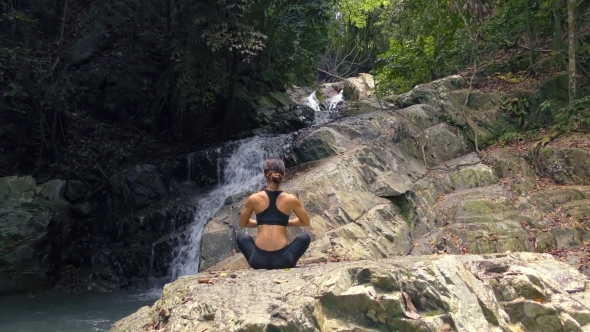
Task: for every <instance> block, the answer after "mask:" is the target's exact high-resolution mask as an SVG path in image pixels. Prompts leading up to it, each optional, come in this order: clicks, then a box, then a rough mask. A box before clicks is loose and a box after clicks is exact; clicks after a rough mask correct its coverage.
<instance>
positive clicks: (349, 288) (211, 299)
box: [111, 253, 590, 332]
mask: <svg viewBox="0 0 590 332" xmlns="http://www.w3.org/2000/svg"><path fill="white" fill-rule="evenodd" d="M231 274H232V275H229V274H225V275H224V274H220V273H219V272H203V273H200V274H198V275H195V276H187V277H182V278H180V279H178V280H177V281H175V282H173V283H170V284H167V285H166V286H165V287H164V290H163V292H162V296H161V298H160V299H159V300H158V301H156V303H155V304H154V305H153V306H151V307H143V308H141V309H140V310H139V311H137V312H136V313H134V314H132V315H130V316H128V317H126V318H123V319H121V320H120V321H118V322H116V323H115V324H113V327H112V329H111V331H112V332H118V331H135V330H138V329H148V330H149V329H154V327H155V326H156V325H157V326H158V328H160V329H162V328H165V329H166V331H169V332H174V331H188V330H190V331H202V330H204V329H208V330H215V331H221V330H225V331H234V330H235V331H237V330H244V331H245V330H260V331H262V330H264V331H266V330H271V329H272V330H273V331H351V330H354V331H361V330H365V331H398V330H400V331H441V328H442V327H443V326H444V325H446V324H448V325H449V326H450V327H451V328H452V329H453V330H456V331H539V330H548V331H582V329H587V328H589V327H590V326H588V318H589V314H590V311H589V307H588V305H587V304H585V303H584V302H580V301H577V300H576V299H577V298H580V297H583V294H586V293H585V288H584V287H583V286H584V285H585V283H586V282H587V279H586V277H584V276H583V275H581V274H580V273H579V272H577V271H576V270H574V269H573V268H572V267H570V266H568V265H566V264H564V263H561V262H558V261H555V260H554V259H553V258H552V257H551V256H549V255H541V254H529V253H514V254H508V255H507V254H499V255H487V256H477V255H465V256H451V255H443V256H436V257H432V256H413V257H403V258H402V257H399V258H395V259H386V260H377V261H357V262H341V263H328V264H321V265H313V266H306V267H298V268H294V269H290V270H271V271H259V270H242V271H234V272H232V273H231ZM517 276H522V277H519V278H521V279H519V280H522V282H521V281H519V282H514V280H515V278H516V277H517ZM522 278H524V279H522ZM200 279H202V280H208V283H200V282H199V280H200ZM275 280H281V283H276V282H275ZM494 280H500V283H501V284H503V285H511V287H513V288H514V289H515V290H516V294H521V293H523V294H527V295H529V296H537V295H538V294H536V293H527V291H525V289H526V288H527V287H529V288H531V287H532V288H531V289H535V290H536V291H537V292H539V293H540V294H542V296H544V297H543V298H538V299H537V298H535V299H532V300H530V299H526V298H524V297H519V298H516V299H514V300H506V299H505V298H503V297H502V296H501V295H500V296H499V295H497V294H501V293H498V291H497V290H496V289H498V287H499V286H494V284H493V282H494ZM261 289H263V290H264V292H261V291H260V290H261ZM406 295H407V298H408V299H409V300H410V301H411V303H412V304H413V307H415V308H416V309H417V314H418V315H419V316H420V317H419V318H417V319H412V318H409V309H408V308H410V306H409V305H408V304H406V301H405V299H404V298H405V296H406ZM252 303H256V305H255V306H252Z"/></svg>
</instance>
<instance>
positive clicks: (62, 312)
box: [0, 288, 162, 332]
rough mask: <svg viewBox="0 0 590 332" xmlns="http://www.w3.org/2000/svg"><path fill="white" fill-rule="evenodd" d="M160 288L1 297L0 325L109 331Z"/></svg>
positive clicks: (48, 331)
mask: <svg viewBox="0 0 590 332" xmlns="http://www.w3.org/2000/svg"><path fill="white" fill-rule="evenodd" d="M161 292H162V290H161V288H158V289H154V290H150V291H136V292H114V293H87V294H35V295H14V296H13V295H11V296H2V297H0V328H1V330H2V331H10V332H89V331H108V330H109V328H110V327H111V325H112V324H113V323H114V322H116V321H117V320H119V319H121V318H123V317H125V316H127V315H129V314H131V313H133V312H135V311H136V310H137V309H139V308H140V307H142V306H145V305H150V306H151V305H152V304H153V303H154V302H155V301H156V300H157V299H158V297H159V296H160V294H161Z"/></svg>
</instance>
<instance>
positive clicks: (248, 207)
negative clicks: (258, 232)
mask: <svg viewBox="0 0 590 332" xmlns="http://www.w3.org/2000/svg"><path fill="white" fill-rule="evenodd" d="M252 212H254V199H253V198H252V196H250V197H248V199H247V200H246V204H245V206H244V210H242V214H240V221H239V222H238V225H239V226H240V227H244V228H256V227H258V223H257V222H256V220H254V219H251V218H250V217H251V216H252Z"/></svg>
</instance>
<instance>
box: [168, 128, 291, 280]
mask: <svg viewBox="0 0 590 332" xmlns="http://www.w3.org/2000/svg"><path fill="white" fill-rule="evenodd" d="M282 141H283V137H281V136H276V137H269V138H260V137H254V138H249V139H246V140H243V141H241V142H240V144H239V145H238V146H237V148H235V150H234V151H233V153H232V154H231V156H229V157H228V158H227V159H224V161H223V164H224V165H225V167H224V168H223V174H222V175H221V176H222V181H221V183H220V184H219V185H218V186H217V187H216V188H214V189H212V190H211V191H209V192H208V193H206V194H205V195H204V196H202V197H201V198H200V199H199V201H198V203H197V206H196V207H195V220H194V221H193V222H192V223H191V225H190V226H189V227H188V228H187V230H186V231H185V234H184V235H185V238H184V241H183V243H181V245H180V246H179V247H178V248H176V250H175V253H174V255H175V256H174V259H173V260H172V265H171V271H170V272H171V278H172V280H175V279H176V278H178V277H180V276H183V275H188V274H195V273H197V272H199V261H200V256H201V235H202V233H203V229H204V228H205V225H206V224H207V221H208V220H209V219H210V218H211V217H212V216H213V215H214V214H215V213H216V212H217V211H218V210H219V209H220V208H221V207H222V206H223V203H224V202H225V199H226V198H228V197H230V196H233V195H236V194H239V193H244V192H249V191H254V190H257V189H259V188H260V186H261V184H262V183H263V180H264V177H263V176H262V162H263V161H264V159H265V158H266V157H267V156H268V155H269V154H270V153H271V152H274V153H277V152H278V151H277V147H280V146H281V144H282ZM220 170H221V169H220ZM220 173H221V172H220Z"/></svg>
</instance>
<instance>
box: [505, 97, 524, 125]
mask: <svg viewBox="0 0 590 332" xmlns="http://www.w3.org/2000/svg"><path fill="white" fill-rule="evenodd" d="M500 109H501V110H503V111H504V112H506V113H507V114H508V115H509V116H511V117H514V118H516V119H517V122H518V125H519V126H520V127H524V126H525V124H526V119H527V117H528V116H530V109H529V101H528V99H526V98H507V99H504V100H502V101H501V102H500Z"/></svg>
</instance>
